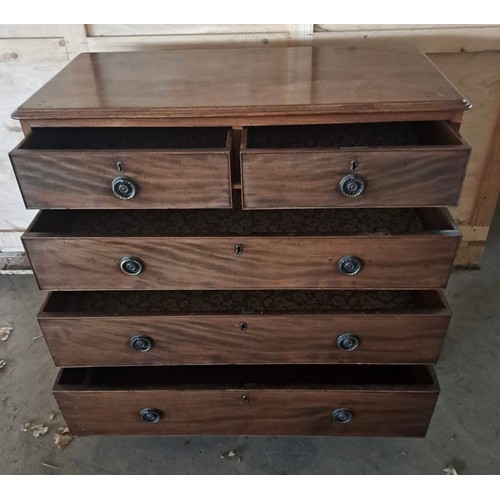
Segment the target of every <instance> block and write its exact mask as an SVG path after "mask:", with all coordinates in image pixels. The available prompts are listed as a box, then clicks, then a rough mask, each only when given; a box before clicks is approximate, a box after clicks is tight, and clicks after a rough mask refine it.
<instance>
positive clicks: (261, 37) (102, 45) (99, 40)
mask: <svg viewBox="0 0 500 500" xmlns="http://www.w3.org/2000/svg"><path fill="white" fill-rule="evenodd" d="M290 38H291V37H290V33H288V32H283V33H247V34H241V33H237V34H224V35H210V34H206V35H189V36H186V35H161V36H160V35H158V36H115V37H89V38H87V43H88V47H89V51H90V52H125V51H138V50H168V49H182V48H186V49H203V48H208V47H212V48H215V47H220V48H235V47H256V46H267V47H269V46H287V45H290Z"/></svg>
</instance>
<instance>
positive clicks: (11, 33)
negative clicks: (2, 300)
mask: <svg viewBox="0 0 500 500" xmlns="http://www.w3.org/2000/svg"><path fill="white" fill-rule="evenodd" d="M366 40H386V41H394V42H399V41H407V42H412V43H415V44H416V45H417V46H419V47H420V48H421V49H422V50H424V51H425V52H426V53H428V54H429V55H430V57H431V59H432V60H433V61H434V63H435V64H436V65H437V66H438V67H439V68H441V69H442V71H443V72H444V73H445V74H446V75H447V76H448V77H449V78H450V79H451V80H452V81H453V82H454V83H455V85H456V86H457V87H458V88H459V90H460V91H461V92H463V93H464V94H465V95H466V96H467V98H468V99H469V100H470V101H471V102H472V103H473V109H472V110H471V111H469V112H467V113H466V114H465V118H464V123H463V129H462V130H463V135H464V137H465V138H466V140H467V141H468V142H469V143H470V144H471V146H472V148H473V155H472V158H471V162H470V165H469V169H468V172H467V176H466V180H465V185H464V190H463V193H462V198H461V202H460V205H459V207H458V208H456V209H453V215H454V217H455V218H456V220H457V221H458V222H459V225H460V228H461V230H462V232H463V234H464V238H463V242H462V245H461V247H460V251H459V253H458V256H457V260H456V264H459V265H465V266H475V265H478V264H479V260H480V257H481V253H482V250H483V248H484V244H485V241H486V237H487V234H488V229H489V226H490V222H491V218H492V216H493V212H494V209H495V206H496V202H497V197H498V192H499V190H500V25H379V24H374V25H335V24H314V25H313V24H295V25H289V24H233V25H221V24H211V25H208V24H207V25H192V24H182V25H179V24H178V25H175V24H151V25H130V24H121V25H120V24H118V25H117V24H115V25H105V24H90V25H0V95H1V96H2V97H1V99H0V197H1V199H2V204H1V209H0V253H1V252H15V251H20V250H22V247H21V244H20V240H19V236H20V234H21V233H22V231H23V230H24V229H25V228H26V227H27V224H28V222H29V221H30V219H31V218H32V217H33V212H31V211H30V212H28V211H27V210H25V208H24V206H23V203H22V200H21V197H20V194H19V191H18V189H17V185H16V183H15V180H14V176H13V173H12V171H11V168H10V164H9V161H8V158H7V153H8V151H9V150H10V149H12V147H14V145H15V144H16V143H17V142H18V141H19V140H20V138H21V132H20V128H19V124H18V122H16V121H14V120H12V119H11V118H10V113H11V112H12V110H13V109H14V108H16V107H17V106H18V105H19V104H20V103H21V102H22V101H23V100H25V99H26V98H27V97H28V96H29V95H30V94H31V93H32V92H33V91H34V90H36V89H37V88H38V87H40V86H41V85H42V84H43V83H45V82H46V81H47V80H48V79H49V78H50V77H51V76H52V75H54V74H55V73H56V72H57V71H59V70H60V69H61V68H62V67H63V66H64V65H65V64H66V63H67V62H68V61H69V60H71V59H72V58H73V57H75V56H76V55H77V54H79V53H80V52H83V51H91V52H97V51H127V50H132V51H135V50H167V49H177V48H185V47H189V48H200V49H202V48H205V47H247V46H249V47H250V46H269V47H274V46H293V45H305V44H346V43H353V42H356V43H363V42H364V41H366Z"/></svg>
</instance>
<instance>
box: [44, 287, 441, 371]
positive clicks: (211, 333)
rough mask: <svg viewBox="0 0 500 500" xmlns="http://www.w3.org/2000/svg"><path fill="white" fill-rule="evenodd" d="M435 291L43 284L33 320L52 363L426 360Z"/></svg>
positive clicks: (436, 311) (435, 320) (437, 313)
mask: <svg viewBox="0 0 500 500" xmlns="http://www.w3.org/2000/svg"><path fill="white" fill-rule="evenodd" d="M449 321H450V310H449V308H448V305H447V303H446V299H445V298H444V295H443V293H442V292H441V291H437V290H422V291H407V290H257V291H246V290H241V291H240V290H233V291H222V290H216V291H120V292H52V293H51V294H50V296H49V298H48V299H47V301H46V303H45V304H44V306H43V307H42V310H41V311H40V313H39V314H38V322H39V324H40V327H41V329H42V331H43V333H44V336H45V340H46V341H47V344H48V346H49V349H50V352H51V354H52V357H53V359H54V362H55V364H56V365H57V366H65V367H68V366H119V365H186V364H187V365H190V364H191V365H194V364H200V365H203V364H210V365H214V364H235V363H237V364H266V363H270V364H286V363H315V364H321V363H323V364H328V363H377V364H403V363H412V364H418V363H434V362H436V361H437V358H438V356H439V352H440V349H441V345H442V342H443V339H444V336H445V334H446V330H447V328H448V323H449Z"/></svg>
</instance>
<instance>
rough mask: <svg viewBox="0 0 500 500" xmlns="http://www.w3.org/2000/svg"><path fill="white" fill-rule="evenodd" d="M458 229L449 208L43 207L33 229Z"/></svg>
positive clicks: (244, 232)
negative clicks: (121, 208)
mask: <svg viewBox="0 0 500 500" xmlns="http://www.w3.org/2000/svg"><path fill="white" fill-rule="evenodd" d="M429 231H456V227H455V225H454V224H453V222H452V219H451V216H450V215H449V213H448V212H447V211H446V210H444V209H439V208H436V209H427V208H417V209H414V208H392V209H366V208H359V209H307V210H241V209H240V208H235V209H206V210H199V209H194V210H175V209H173V210H69V211H68V210H44V211H41V212H40V213H39V216H38V217H37V219H36V220H35V221H34V223H33V224H32V226H31V227H30V229H29V230H28V233H26V234H29V233H45V234H46V235H47V236H48V235H50V234H51V233H52V234H54V235H60V234H64V235H68V236H122V237H123V235H127V236H128V237H130V236H143V237H144V236H151V237H153V236H170V237H176V236H179V237H188V236H194V237H200V236H212V237H214V236H302V235H303V236H335V235H363V234H366V235H370V236H373V235H374V234H376V235H384V234H387V235H400V234H421V233H425V232H429Z"/></svg>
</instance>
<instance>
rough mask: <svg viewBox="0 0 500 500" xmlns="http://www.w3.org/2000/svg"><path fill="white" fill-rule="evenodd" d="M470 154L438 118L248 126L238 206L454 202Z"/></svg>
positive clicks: (392, 204)
mask: <svg viewBox="0 0 500 500" xmlns="http://www.w3.org/2000/svg"><path fill="white" fill-rule="evenodd" d="M469 155H470V147H469V146H468V145H467V144H466V143H465V142H464V140H463V139H462V138H461V137H460V135H459V133H458V132H456V131H455V130H454V129H453V128H452V127H451V126H450V125H449V124H448V123H447V122H444V121H439V122H431V121H429V122H401V123H392V122H391V123H356V124H341V125H337V124H336V125H304V126H302V125H301V126H273V127H248V128H245V129H244V130H243V134H242V146H241V179H242V197H243V208H248V209H253V208H316V207H325V208H326V207H334V208H335V207H411V206H414V207H419V206H445V205H456V204H457V203H458V200H459V195H460V192H461V188H462V181H463V178H464V175H465V168H466V165H467V161H468V158H469Z"/></svg>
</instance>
